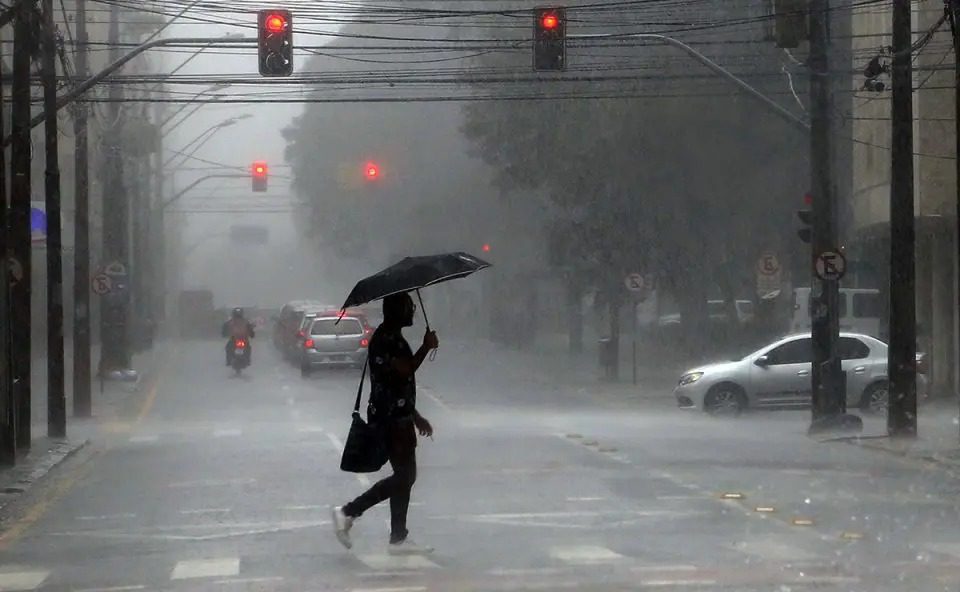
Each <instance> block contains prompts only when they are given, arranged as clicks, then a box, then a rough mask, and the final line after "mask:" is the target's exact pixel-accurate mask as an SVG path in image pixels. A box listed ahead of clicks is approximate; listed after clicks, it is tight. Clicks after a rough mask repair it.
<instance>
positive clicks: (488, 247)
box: [480, 243, 490, 253]
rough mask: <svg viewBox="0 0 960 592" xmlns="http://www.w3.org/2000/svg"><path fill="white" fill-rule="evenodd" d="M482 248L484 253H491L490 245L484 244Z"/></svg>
mask: <svg viewBox="0 0 960 592" xmlns="http://www.w3.org/2000/svg"><path fill="white" fill-rule="evenodd" d="M480 248H481V249H482V250H483V252H484V253H489V252H490V243H483V246H482V247H480Z"/></svg>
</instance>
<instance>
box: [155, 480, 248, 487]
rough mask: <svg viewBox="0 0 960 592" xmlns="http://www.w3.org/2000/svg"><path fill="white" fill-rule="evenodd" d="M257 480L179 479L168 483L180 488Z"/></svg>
mask: <svg viewBox="0 0 960 592" xmlns="http://www.w3.org/2000/svg"><path fill="white" fill-rule="evenodd" d="M256 482H257V480H256V479H201V480H199V481H179V482H177V483H168V484H167V487H173V488H178V489H182V488H187V487H220V486H227V485H251V484H253V483H256Z"/></svg>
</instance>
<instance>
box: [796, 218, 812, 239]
mask: <svg viewBox="0 0 960 592" xmlns="http://www.w3.org/2000/svg"><path fill="white" fill-rule="evenodd" d="M797 218H799V219H800V224H801V226H800V230H798V231H797V236H799V237H800V240H802V241H803V242H805V243H809V242H810V241H811V240H812V238H813V227H812V224H813V211H812V210H797Z"/></svg>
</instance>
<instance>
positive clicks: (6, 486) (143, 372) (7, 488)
mask: <svg viewBox="0 0 960 592" xmlns="http://www.w3.org/2000/svg"><path fill="white" fill-rule="evenodd" d="M167 345H168V344H167V343H165V342H161V341H158V342H157V344H156V345H155V347H154V349H152V350H149V351H146V352H143V353H141V354H138V355H135V356H134V359H133V367H134V369H136V370H138V371H139V372H140V380H139V381H138V383H120V382H113V381H105V382H104V383H103V390H102V391H101V384H100V381H99V380H98V379H96V378H94V383H93V392H92V399H93V417H91V418H89V419H81V418H76V417H74V415H73V393H72V381H73V354H72V350H71V349H70V345H69V344H68V346H67V351H66V360H65V366H66V368H65V377H66V386H67V388H66V390H67V437H66V438H64V439H57V438H48V437H47V368H46V359H45V358H42V357H41V358H35V359H34V360H33V364H32V366H31V376H32V389H31V394H32V401H31V436H32V443H31V447H30V450H29V451H26V452H24V453H22V455H21V456H20V457H19V458H18V459H17V464H16V465H15V466H13V467H10V468H6V469H0V510H2V509H3V508H4V507H5V506H7V505H8V504H9V503H11V502H12V501H14V500H15V499H16V498H17V497H18V496H20V495H22V494H23V493H24V492H26V491H28V490H29V489H30V488H31V487H32V486H33V485H34V484H36V483H37V482H38V481H40V480H42V479H43V478H44V477H45V476H46V475H47V474H49V473H50V471H52V470H54V469H55V468H56V467H57V466H59V465H60V464H61V463H63V462H64V461H66V460H67V459H68V458H70V457H71V456H72V455H74V454H76V453H77V452H79V451H80V450H82V449H83V448H84V447H85V446H86V445H87V444H88V443H89V441H90V439H91V438H93V437H95V436H96V435H97V434H98V433H100V430H101V429H102V427H103V426H104V425H106V424H108V423H110V422H113V421H116V420H118V419H120V418H121V417H122V416H123V415H124V410H125V408H126V407H127V406H128V405H130V404H131V403H134V402H136V401H137V400H139V399H140V398H141V397H143V396H145V393H144V392H143V391H142V389H141V385H144V384H147V382H148V381H151V380H153V379H154V378H155V373H156V372H157V371H158V370H159V363H160V359H161V358H162V356H163V355H164V353H163V352H164V351H165V348H166V347H167ZM98 359H99V348H94V350H93V351H92V352H91V364H92V365H95V364H96V363H97V360H98ZM91 375H92V376H94V377H95V376H96V372H92V374H91Z"/></svg>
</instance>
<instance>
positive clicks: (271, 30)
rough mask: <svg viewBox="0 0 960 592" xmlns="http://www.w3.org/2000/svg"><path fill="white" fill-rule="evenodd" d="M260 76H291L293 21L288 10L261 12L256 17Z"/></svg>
mask: <svg viewBox="0 0 960 592" xmlns="http://www.w3.org/2000/svg"><path fill="white" fill-rule="evenodd" d="M257 30H258V31H259V33H258V49H259V57H260V75H261V76H290V75H291V74H293V19H292V16H291V14H290V11H289V10H261V11H260V12H259V13H258V17H257Z"/></svg>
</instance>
